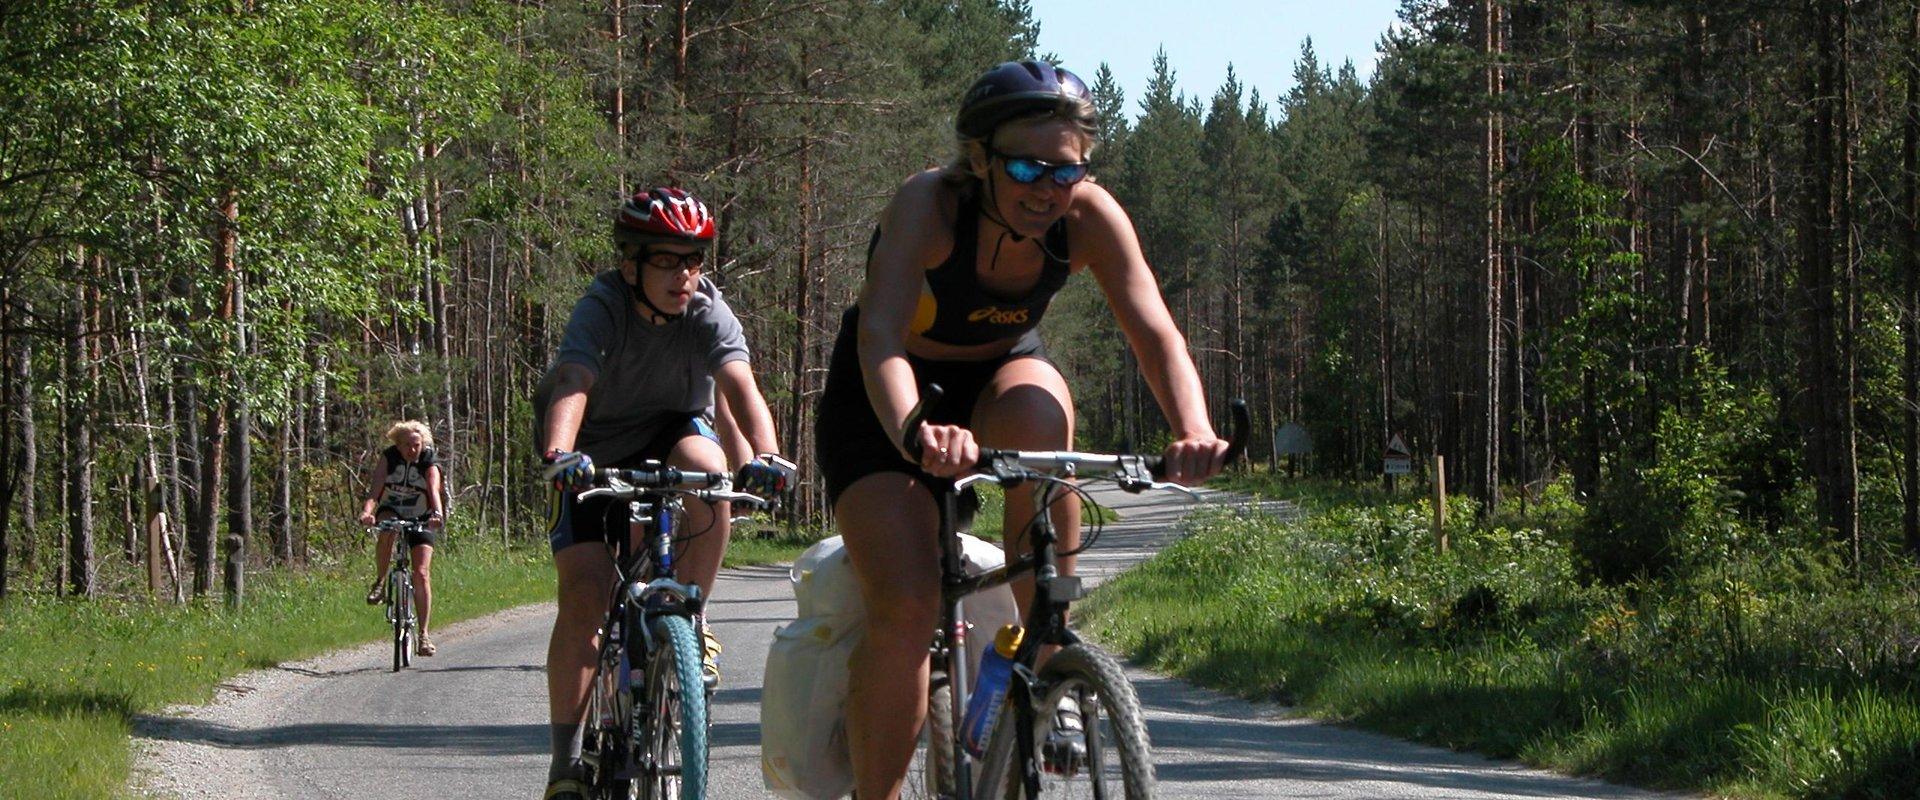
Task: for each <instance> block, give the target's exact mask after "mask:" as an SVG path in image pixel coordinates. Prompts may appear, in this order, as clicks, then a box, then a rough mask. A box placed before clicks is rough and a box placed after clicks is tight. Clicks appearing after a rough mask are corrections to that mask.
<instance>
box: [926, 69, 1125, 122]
mask: <svg viewBox="0 0 1920 800" xmlns="http://www.w3.org/2000/svg"><path fill="white" fill-rule="evenodd" d="M1062 103H1070V104H1076V105H1077V104H1081V103H1085V104H1088V105H1091V104H1092V103H1093V93H1092V92H1090V91H1087V84H1086V82H1085V81H1082V80H1080V76H1078V75H1075V74H1073V73H1072V72H1068V71H1067V70H1066V68H1064V67H1056V66H1054V65H1052V64H1049V63H1047V62H1045V61H1034V60H1031V59H1029V60H1026V61H1008V62H1004V63H1002V64H1000V65H998V66H995V67H994V68H993V69H990V70H987V72H986V74H984V75H981V76H980V78H979V79H978V80H975V81H974V82H973V86H972V87H971V88H969V89H967V93H966V95H965V96H964V97H962V98H961V100H960V114H959V115H958V116H957V117H956V118H955V119H954V123H953V127H954V130H956V131H958V132H959V133H960V135H961V136H962V137H965V138H968V139H984V138H986V137H987V136H989V135H991V134H992V133H993V129H994V128H995V127H996V126H998V125H999V124H1000V123H1002V122H1006V121H1007V120H1010V119H1013V118H1014V117H1018V116H1020V115H1022V114H1026V113H1029V112H1033V111H1040V110H1044V109H1048V108H1053V107H1056V106H1058V105H1061V104H1062Z"/></svg>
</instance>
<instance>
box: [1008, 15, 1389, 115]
mask: <svg viewBox="0 0 1920 800" xmlns="http://www.w3.org/2000/svg"><path fill="white" fill-rule="evenodd" d="M1029 3H1030V6H1031V8H1032V9H1033V15H1034V17H1035V18H1036V19H1038V20H1039V22H1040V47H1039V51H1040V53H1041V54H1042V55H1045V54H1049V53H1050V54H1052V55H1054V56H1057V57H1058V58H1060V59H1061V64H1062V65H1064V66H1066V67H1067V68H1068V69H1071V70H1073V71H1074V72H1075V73H1076V74H1078V75H1080V77H1082V78H1084V79H1085V80H1086V81H1087V83H1088V84H1092V83H1093V76H1094V73H1095V72H1098V71H1099V69H1100V63H1101V62H1103V61H1104V62H1106V64H1107V66H1108V67H1109V68H1110V69H1112V70H1113V77H1114V80H1115V81H1116V82H1118V83H1119V84H1120V88H1122V89H1123V90H1125V92H1126V101H1127V113H1128V116H1138V115H1139V113H1140V105H1139V101H1140V97H1141V95H1142V94H1143V93H1144V92H1145V90H1146V86H1147V79H1148V78H1151V77H1152V76H1153V56H1154V53H1155V51H1157V50H1159V49H1160V48H1162V47H1165V48H1166V51H1167V64H1168V66H1170V67H1172V68H1173V73H1174V88H1175V90H1176V91H1179V92H1181V93H1183V94H1185V95H1187V96H1188V97H1190V98H1191V97H1195V96H1198V97H1200V98H1201V100H1202V103H1203V105H1204V103H1205V101H1206V100H1207V99H1209V98H1212V97H1213V93H1214V91H1215V90H1217V89H1219V88H1220V85H1221V84H1223V83H1226V80H1227V64H1228V63H1229V62H1231V63H1232V64H1233V70H1234V74H1235V75H1238V76H1239V78H1240V83H1241V85H1242V86H1245V87H1250V88H1255V89H1259V90H1260V97H1261V98H1262V99H1263V100H1267V101H1269V102H1270V101H1272V100H1273V98H1275V97H1278V96H1280V95H1284V94H1286V92H1287V90H1288V89H1289V88H1292V86H1293V65H1294V62H1296V61H1298V60H1299V58H1300V44H1301V42H1302V41H1303V40H1305V39H1306V38H1307V37H1309V36H1311V37H1313V50H1314V53H1315V54H1316V55H1318V57H1319V59H1320V64H1321V65H1322V66H1323V67H1325V68H1326V69H1327V70H1328V71H1330V72H1334V71H1338V70H1339V67H1340V64H1341V63H1342V62H1344V61H1348V60H1351V61H1352V62H1353V66H1354V69H1356V70H1358V71H1359V73H1360V79H1361V80H1363V81H1364V80H1366V79H1367V78H1368V77H1369V76H1371V75H1372V74H1373V63H1374V59H1375V58H1376V57H1377V56H1376V54H1375V53H1374V49H1373V46H1374V43H1375V42H1378V41H1379V40H1380V35H1381V34H1382V33H1385V32H1386V30H1387V27H1388V26H1389V25H1391V24H1392V23H1393V22H1394V21H1395V17H1394V12H1396V11H1398V10H1399V8H1400V2H1399V0H1339V1H1338V2H1327V0H1318V1H1317V2H1316V1H1314V0H1175V2H1171V3H1169V2H1155V1H1154V0H1029Z"/></svg>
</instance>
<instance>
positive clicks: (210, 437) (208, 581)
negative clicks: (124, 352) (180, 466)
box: [191, 189, 244, 596]
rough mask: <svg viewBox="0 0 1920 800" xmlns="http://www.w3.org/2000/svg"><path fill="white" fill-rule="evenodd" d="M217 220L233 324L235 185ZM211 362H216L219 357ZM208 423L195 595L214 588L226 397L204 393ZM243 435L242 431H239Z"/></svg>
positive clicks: (219, 270) (227, 316) (227, 318)
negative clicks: (208, 395)
mask: <svg viewBox="0 0 1920 800" xmlns="http://www.w3.org/2000/svg"><path fill="white" fill-rule="evenodd" d="M217 208H218V211H219V218H218V221H217V222H216V223H215V225H214V232H213V238H214V241H213V269H214V273H215V274H218V275H223V276H225V277H226V280H227V284H226V286H225V287H224V291H222V292H221V297H220V301H219V305H218V307H217V308H216V310H215V317H216V319H218V320H219V321H220V322H222V323H228V324H231V323H232V321H233V318H234V305H233V301H234V290H235V284H236V282H237V281H238V276H237V275H236V274H235V264H234V248H235V245H236V244H237V240H236V236H237V224H238V221H239V217H240V206H239V201H238V199H237V198H236V196H235V192H234V190H233V189H227V190H225V191H224V192H222V193H221V195H220V200H219V205H218V206H217ZM226 346H227V345H226V344H225V343H222V344H216V345H215V351H216V352H218V351H220V350H224V349H225V348H226ZM215 363H219V359H218V357H216V359H215ZM203 411H204V414H203V416H204V417H205V419H206V428H205V430H203V431H202V432H201V437H200V470H199V476H200V485H199V487H198V490H197V494H196V497H195V498H194V499H195V508H194V514H193V517H194V518H193V533H192V534H191V538H192V540H193V551H194V564H193V591H194V594H197V595H202V596H204V595H206V594H207V593H209V592H211V591H213V573H214V557H215V554H216V550H215V545H216V544H217V542H216V537H217V535H218V533H217V529H218V528H219V527H220V523H219V516H218V511H219V506H220V477H221V472H222V464H223V462H224V461H225V458H224V456H225V452H226V448H225V447H224V445H225V443H226V435H227V398H224V397H212V398H207V400H206V401H205V407H204V409H203ZM242 435H244V431H243V432H242Z"/></svg>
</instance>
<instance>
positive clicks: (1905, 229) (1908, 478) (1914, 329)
mask: <svg viewBox="0 0 1920 800" xmlns="http://www.w3.org/2000/svg"><path fill="white" fill-rule="evenodd" d="M1907 17H1908V19H1907V23H1908V24H1907V44H1906V56H1907V63H1906V70H1905V72H1906V82H1907V96H1906V101H1905V106H1904V108H1903V109H1902V110H1903V111H1904V112H1905V113H1904V114H1903V115H1902V119H1901V125H1900V166H1901V169H1900V190H1901V197H1900V201H1901V207H1902V211H1903V213H1902V214H1901V215H1900V220H1899V225H1900V274H1901V278H1902V279H1903V289H1904V291H1903V297H1904V300H1905V302H1904V303H1902V304H1901V305H1902V308H1901V312H1902V313H1901V315H1900V321H1901V323H1903V324H1902V328H1903V330H1902V331H1901V334H1902V337H1901V339H1902V343H1903V345H1904V352H1903V358H1902V367H1903V369H1902V372H1903V377H1904V378H1905V393H1904V396H1903V397H1904V399H1905V401H1906V402H1904V403H1902V404H1901V416H1902V417H1904V419H1905V422H1906V441H1905V442H1904V443H1903V444H1904V445H1905V447H1903V448H1902V450H1903V451H1904V452H1902V453H1901V463H1902V464H1904V465H1905V468H1906V473H1905V474H1904V475H1903V476H1902V478H1903V483H1902V486H1903V487H1904V488H1905V491H1904V492H1903V495H1904V496H1903V497H1902V498H1901V501H1902V505H1903V507H1904V509H1905V514H1904V515H1903V517H1902V521H1903V523H1904V532H1905V534H1906V535H1905V537H1904V538H1905V541H1906V546H1907V555H1908V556H1909V557H1914V558H1920V0H1914V2H1912V3H1911V4H1910V8H1909V9H1908V11H1907Z"/></svg>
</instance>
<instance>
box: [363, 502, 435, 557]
mask: <svg viewBox="0 0 1920 800" xmlns="http://www.w3.org/2000/svg"><path fill="white" fill-rule="evenodd" d="M375 519H377V520H379V521H381V522H386V521H387V520H390V519H404V520H408V521H410V522H426V521H427V518H426V517H403V516H400V515H398V514H395V513H393V509H391V508H382V509H380V511H379V515H378V516H376V517H375ZM406 537H407V549H408V550H412V549H413V548H416V547H420V546H423V545H424V546H426V547H433V546H435V545H438V544H439V543H440V529H438V528H412V529H409V530H407V531H406Z"/></svg>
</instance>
